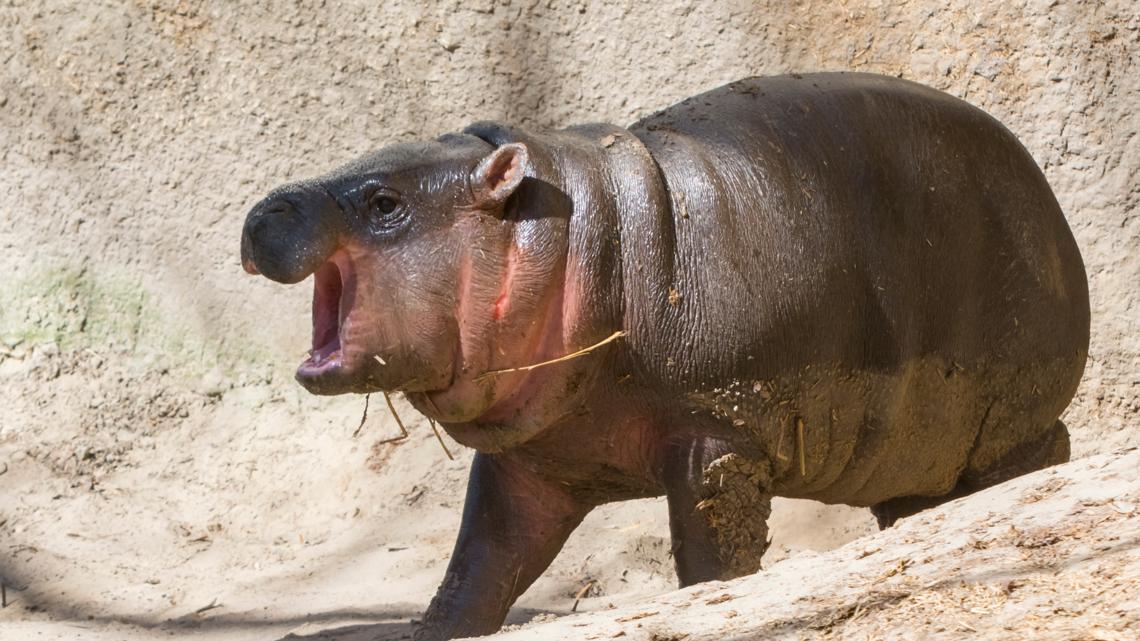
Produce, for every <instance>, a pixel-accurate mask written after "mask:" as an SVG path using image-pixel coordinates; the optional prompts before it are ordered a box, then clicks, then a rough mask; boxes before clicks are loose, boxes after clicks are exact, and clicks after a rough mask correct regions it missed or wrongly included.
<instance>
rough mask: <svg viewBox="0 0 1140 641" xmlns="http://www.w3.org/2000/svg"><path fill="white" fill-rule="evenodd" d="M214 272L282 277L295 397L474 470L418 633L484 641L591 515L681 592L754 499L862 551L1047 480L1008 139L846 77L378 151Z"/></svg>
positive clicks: (1061, 269)
mask: <svg viewBox="0 0 1140 641" xmlns="http://www.w3.org/2000/svg"><path fill="white" fill-rule="evenodd" d="M241 254H242V263H243V265H244V266H245V269H246V271H248V272H250V273H252V274H262V275H264V276H266V277H267V278H270V279H272V280H275V281H278V282H281V283H297V282H300V281H302V280H304V279H306V278H308V277H310V276H312V277H313V282H314V294H313V310H312V315H313V342H312V350H311V352H310V355H309V357H308V358H307V359H306V360H305V361H304V362H303V363H301V366H300V368H299V369H298V370H297V380H298V381H299V382H300V383H301V385H303V386H304V387H305V388H306V389H307V390H309V391H311V392H313V393H314V394H344V393H367V392H377V391H385V392H402V393H403V394H404V395H405V396H406V397H407V399H408V401H409V402H410V403H411V404H412V405H413V406H414V407H415V408H416V409H417V410H418V411H420V412H422V413H423V414H424V415H425V416H427V417H429V418H431V419H434V420H436V421H438V422H439V423H440V424H441V425H442V426H443V428H444V429H445V430H447V432H448V433H449V434H450V435H451V436H452V437H453V438H454V439H455V440H456V441H458V442H460V443H462V444H464V445H467V446H469V447H472V448H474V449H475V450H476V451H477V453H476V455H475V458H474V463H473V465H472V469H471V478H470V483H469V485H468V489H467V499H466V507H465V508H464V512H463V522H462V526H461V527H460V531H459V537H458V541H457V542H456V544H455V551H454V553H453V555H452V558H451V562H450V565H449V567H448V569H447V575H446V577H445V578H444V581H443V584H442V585H441V586H440V588H439V592H438V594H437V595H436V597H435V599H434V600H433V601H432V603H431V605H430V606H429V607H428V610H427V613H426V614H425V616H424V620H423V623H422V625H421V626H420V627H419V629H418V630H417V637H416V638H417V639H421V640H422V639H450V638H454V637H463V636H475V635H482V634H488V633H491V632H494V631H495V630H497V629H498V628H499V626H500V625H501V624H502V622H503V619H504V617H505V616H506V613H507V610H508V608H509V607H510V606H511V604H512V603H513V602H514V601H515V599H516V598H517V597H518V596H519V595H520V594H521V593H522V592H523V591H524V590H526V588H527V587H528V586H529V585H530V584H531V583H532V582H533V581H534V580H535V579H536V578H537V577H538V576H539V575H540V574H541V573H542V572H543V570H545V569H546V567H547V566H548V565H549V564H550V562H551V560H552V559H553V558H554V556H555V555H556V554H557V553H558V550H559V549H560V548H561V547H562V545H563V543H564V542H565V540H566V538H567V537H568V536H569V535H570V533H571V532H572V531H573V530H574V528H575V527H576V526H577V525H578V523H580V522H581V520H582V518H583V517H584V516H585V515H586V514H587V513H588V512H589V511H590V510H591V509H593V508H594V507H596V506H598V505H601V504H603V503H607V502H610V501H621V500H626V499H634V498H640V497H650V496H659V495H662V494H664V495H665V496H666V497H667V498H668V506H669V519H670V529H671V533H672V540H673V555H674V558H675V560H676V568H677V575H678V577H679V578H680V583H681V585H690V584H693V583H696V582H699V581H705V580H709V579H727V578H730V577H735V576H739V575H742V574H746V573H750V572H754V571H756V570H757V569H758V568H759V567H760V558H761V555H762V554H763V553H764V550H765V547H766V546H767V541H768V537H767V527H766V525H765V520H766V518H767V517H768V515H769V505H770V500H771V497H773V496H786V497H795V498H805V499H814V500H817V501H823V502H825V503H845V504H848V505H857V506H868V507H870V508H871V510H872V511H873V512H874V514H875V515H876V516H877V517H878V520H879V523H880V524H881V525H882V526H884V527H886V526H888V525H890V524H891V523H892V522H894V520H895V519H898V518H900V517H905V516H907V515H909V514H912V513H914V512H917V511H919V510H921V509H924V508H927V507H930V506H934V505H937V504H939V503H941V502H944V501H947V500H950V499H952V498H955V497H959V496H962V495H965V494H968V493H970V492H973V491H976V490H978V489H980V488H984V487H987V486H990V485H993V484H995V483H999V482H1001V481H1003V480H1006V479H1009V478H1011V477H1013V476H1016V475H1019V474H1023V473H1026V472H1029V471H1032V470H1037V469H1039V468H1042V467H1044V466H1048V465H1052V464H1055V463H1060V462H1062V461H1065V460H1067V459H1068V456H1069V437H1068V432H1067V431H1066V428H1065V426H1064V424H1062V423H1061V421H1059V420H1058V417H1059V416H1060V414H1061V412H1062V411H1063V410H1064V409H1065V407H1066V406H1067V405H1068V403H1069V401H1070V399H1071V398H1072V396H1073V394H1074V392H1075V390H1076V388H1077V383H1078V382H1079V381H1080V378H1081V374H1082V372H1083V370H1084V364H1085V359H1086V356H1087V353H1088V344H1089V299H1088V285H1087V281H1086V277H1085V272H1084V266H1083V265H1082V262H1081V256H1080V254H1079V252H1078V250H1077V246H1076V243H1075V242H1074V240H1073V236H1072V233H1071V232H1070V230H1069V228H1068V226H1067V224H1066V222H1065V217H1064V215H1063V214H1062V212H1061V210H1060V207H1059V206H1058V204H1057V201H1056V199H1055V198H1054V196H1053V193H1052V192H1051V190H1050V189H1049V185H1048V184H1046V182H1045V178H1044V176H1043V175H1042V173H1041V171H1040V170H1039V169H1038V168H1037V166H1036V165H1035V164H1034V162H1033V159H1032V158H1031V157H1030V156H1029V154H1028V153H1027V152H1026V150H1025V149H1024V147H1022V145H1021V144H1020V143H1019V142H1018V141H1017V139H1016V138H1014V136H1013V135H1012V134H1011V133H1010V132H1009V131H1008V130H1006V129H1005V128H1004V127H1003V126H1002V125H1001V124H999V123H998V122H997V121H995V120H994V119H993V118H991V117H990V116H988V115H986V114H985V113H983V112H982V111H980V110H978V109H976V108H974V107H972V106H970V105H968V104H966V103H965V102H962V101H961V100H958V99H956V98H953V97H951V96H948V95H946V94H943V93H940V92H938V91H935V90H933V89H929V88H926V87H923V86H920V85H917V84H914V83H911V82H906V81H903V80H898V79H894V78H887V77H881V76H875V75H866V74H812V75H792V76H779V77H770V78H751V79H746V80H741V81H739V82H734V83H732V84H729V85H726V86H724V87H721V88H719V89H715V90H713V91H710V92H708V93H704V94H701V95H699V96H696V97H695V98H691V99H689V100H686V101H684V102H682V103H680V104H677V105H675V106H673V107H670V108H668V109H666V110H664V111H661V112H659V113H657V114H654V115H652V116H649V117H648V118H645V119H644V120H641V121H640V122H637V123H636V124H634V125H632V126H630V127H628V128H624V129H623V128H621V127H616V126H612V125H599V124H595V125H584V126H577V127H570V128H568V129H562V130H557V131H548V130H537V129H523V128H518V127H512V126H509V125H505V124H499V123H491V122H482V123H477V124H474V125H471V126H470V127H468V128H467V129H465V130H464V131H463V132H461V133H456V134H448V135H445V136H442V137H440V138H438V139H436V140H433V141H427V142H417V143H410V144H399V145H393V146H390V147H385V148H383V149H381V150H380V151H378V152H375V153H373V154H371V155H369V156H366V157H364V158H361V159H359V160H356V161H354V162H352V163H350V164H348V165H346V166H344V167H342V168H340V169H337V170H335V171H333V172H332V173H330V174H328V175H326V176H323V177H320V178H316V179H312V180H307V181H303V182H298V183H294V184H290V185H286V186H284V187H281V188H279V189H277V190H275V191H274V192H272V193H271V194H270V195H269V196H268V197H266V198H265V199H264V200H262V201H261V202H260V203H258V204H257V205H256V206H255V207H254V208H253V210H252V211H251V212H250V213H249V215H248V218H247V219H246V222H245V228H244V231H243V234H242V244H241ZM591 347H592V348H593V349H590V348H591ZM567 356H570V357H569V358H563V357H567ZM547 361H554V362H553V363H547ZM536 364H542V365H541V366H539V367H532V368H528V367H527V366H530V365H536Z"/></svg>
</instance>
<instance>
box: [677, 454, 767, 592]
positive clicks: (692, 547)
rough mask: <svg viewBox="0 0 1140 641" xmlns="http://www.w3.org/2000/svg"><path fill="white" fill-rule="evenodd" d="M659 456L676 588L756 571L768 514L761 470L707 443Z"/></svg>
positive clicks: (736, 455) (750, 461)
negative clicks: (667, 506)
mask: <svg viewBox="0 0 1140 641" xmlns="http://www.w3.org/2000/svg"><path fill="white" fill-rule="evenodd" d="M664 456H665V460H664V461H663V465H662V469H663V472H664V474H663V476H664V479H665V491H666V495H667V497H668V502H669V530H670V534H671V535H672V538H673V560H674V562H675V563H676V567H677V578H678V580H679V581H680V584H681V587H685V586H689V585H693V584H694V583H700V582H702V581H712V580H727V579H732V578H736V577H738V576H743V575H745V574H751V573H752V572H755V571H757V570H759V569H760V557H762V556H763V555H764V551H765V550H766V549H767V548H768V524H767V519H768V515H769V514H770V513H771V496H770V495H769V494H768V493H767V492H766V491H765V486H766V485H767V480H768V476H767V468H766V467H765V466H764V465H762V464H759V463H757V462H756V461H753V460H751V459H749V458H746V457H743V456H740V455H739V454H735V453H732V447H731V446H730V445H729V444H728V443H727V442H725V441H722V440H719V439H715V438H709V437H700V436H696V437H690V438H687V439H685V440H682V441H677V442H673V443H671V444H670V445H669V446H668V447H666V448H665V452H664Z"/></svg>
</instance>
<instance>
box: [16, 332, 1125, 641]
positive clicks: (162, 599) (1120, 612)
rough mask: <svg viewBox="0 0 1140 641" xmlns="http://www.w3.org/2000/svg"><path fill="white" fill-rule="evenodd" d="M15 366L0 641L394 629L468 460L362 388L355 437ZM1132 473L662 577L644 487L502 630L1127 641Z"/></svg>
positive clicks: (449, 526) (1064, 474)
mask: <svg viewBox="0 0 1140 641" xmlns="http://www.w3.org/2000/svg"><path fill="white" fill-rule="evenodd" d="M22 356H23V358H19V357H17V356H15V355H10V356H8V357H7V358H5V360H4V361H3V362H2V363H0V377H3V378H2V379H0V382H2V383H3V389H5V390H6V392H5V396H6V398H5V399H4V400H5V402H6V403H7V404H8V407H10V408H12V409H13V410H14V411H13V412H10V413H9V414H8V415H7V416H8V417H9V419H10V418H11V417H12V416H16V417H20V416H23V417H34V418H33V420H30V421H28V422H27V423H24V424H23V427H26V428H29V431H13V430H11V429H10V428H11V425H10V424H9V425H7V427H8V428H9V429H8V432H7V433H8V435H9V437H8V438H7V439H6V440H5V441H4V443H3V444H2V445H0V461H4V463H3V464H0V470H3V476H0V482H2V483H3V488H4V495H3V503H2V504H0V509H2V510H3V511H2V512H0V534H2V538H0V541H2V546H3V547H2V548H0V560H2V561H0V562H2V565H0V576H2V577H3V579H4V582H5V584H6V585H7V586H8V588H7V599H8V605H7V606H6V607H4V608H3V609H0V638H3V639H4V640H5V641H7V640H8V639H14V640H23V639H42V640H57V639H58V640H60V641H63V640H72V639H75V640H80V641H82V640H92V641H94V640H98V641H111V640H130V641H134V640H138V641H152V640H156V639H163V638H178V639H203V640H205V639H218V640H225V641H255V640H256V641H275V640H278V639H326V640H337V641H364V640H366V639H367V640H375V639H402V638H406V637H407V636H408V635H409V634H410V631H411V621H412V620H413V619H415V618H416V617H418V616H419V614H420V612H421V611H422V608H423V606H424V605H425V604H426V603H427V601H428V599H429V598H430V596H431V594H432V593H433V591H434V588H435V584H436V583H437V582H438V580H439V579H440V577H441V575H442V572H443V569H444V567H445V564H446V561H447V558H448V555H449V552H450V547H451V544H452V537H453V535H454V530H455V528H456V526H457V522H458V516H459V511H460V508H461V503H462V493H463V488H464V485H465V472H466V467H467V463H468V459H469V453H468V452H465V451H462V450H461V449H460V448H459V447H458V446H457V445H456V444H455V443H454V442H450V441H448V446H449V447H450V448H451V449H452V450H454V451H455V452H456V454H457V457H456V460H454V461H449V460H448V459H447V458H446V456H445V454H444V452H443V450H442V449H441V448H440V446H439V444H438V443H437V442H436V440H435V437H434V436H433V435H432V433H431V431H430V428H429V427H428V426H427V425H426V424H425V423H423V422H422V421H420V420H418V419H415V418H413V416H414V413H412V412H411V411H410V409H409V408H407V406H405V405H403V404H400V405H399V407H400V408H402V410H403V414H404V416H405V417H406V418H408V419H409V423H410V428H411V433H412V436H411V437H410V438H409V439H407V440H405V441H402V442H398V443H388V444H383V443H379V442H378V441H380V440H383V439H384V437H387V436H390V435H393V434H395V433H396V430H395V428H394V425H393V423H392V421H391V419H390V418H389V417H388V416H386V415H384V414H383V413H379V412H377V411H375V410H376V404H374V405H373V412H371V414H370V418H369V420H368V422H367V424H366V425H365V426H364V428H363V430H362V432H361V434H360V436H359V437H357V438H355V439H354V438H353V437H352V432H353V430H354V429H355V428H356V426H357V424H358V422H359V417H360V412H361V409H362V407H361V404H360V403H359V399H338V400H334V401H328V400H318V399H313V398H310V397H307V396H303V395H302V394H301V393H299V392H297V391H296V390H294V389H293V388H292V387H288V386H282V387H281V388H278V387H276V386H273V385H267V384H265V383H264V382H261V381H247V382H246V383H245V384H244V385H243V384H235V383H231V382H226V381H220V380H219V381H205V382H203V384H202V387H201V388H200V389H197V390H181V391H179V390H180V389H181V388H179V387H177V386H175V385H172V384H169V383H172V382H173V381H165V382H164V378H163V377H159V378H158V379H155V378H152V377H151V376H150V375H149V374H146V372H148V371H149V370H148V369H145V368H140V369H139V370H138V371H142V372H144V374H143V375H142V376H140V375H139V374H138V373H137V372H136V371H134V370H132V369H131V368H130V367H129V366H126V365H124V364H119V363H113V362H111V363H107V362H99V361H98V359H96V360H95V361H87V360H85V359H84V358H83V357H79V358H77V359H72V358H68V357H65V356H63V355H61V354H60V353H58V352H55V353H52V352H51V350H47V351H45V350H41V349H36V350H33V351H31V352H28V353H25V354H23V355H22ZM49 382H50V385H45V383H49ZM92 382H95V383H96V385H94V386H93V385H92ZM231 384H232V385H233V386H232V387H231V386H230V385H231ZM124 390H129V391H124ZM143 390H145V391H147V393H145V394H140V392H142V391H143ZM13 392H14V393H13ZM116 394H118V395H119V396H118V397H117V396H116ZM140 396H141V397H143V398H144V399H148V400H145V401H142V402H133V401H131V400H129V399H132V398H138V397H140ZM37 413H38V414H37ZM18 429H19V426H18V427H17V430H18ZM32 429H34V431H30V430H32ZM12 434H17V435H18V436H19V438H12ZM1138 468H1140V452H1138V451H1136V450H1135V449H1132V450H1127V451H1119V452H1115V453H1110V454H1104V455H1098V456H1094V457H1091V458H1086V459H1081V460H1078V461H1074V462H1073V463H1070V464H1068V465H1066V466H1062V467H1058V468H1052V469H1049V470H1044V471H1042V472H1039V473H1036V474H1034V475H1030V476H1027V477H1023V478H1021V479H1017V480H1015V481H1013V482H1010V483H1008V484H1005V485H1002V486H999V487H997V488H993V489H991V490H988V491H986V492H983V493H980V494H977V495H975V496H973V497H969V498H967V499H964V500H959V501H955V502H953V503H952V504H948V505H947V506H944V507H943V508H940V509H939V510H936V511H931V512H926V513H923V514H922V515H919V516H917V517H915V518H913V519H910V520H908V521H907V522H904V524H902V525H901V526H900V527H897V528H895V529H892V530H889V531H887V532H883V533H876V532H875V530H874V528H872V527H871V522H870V521H871V519H870V518H869V516H868V515H867V514H866V512H865V511H862V510H853V509H850V510H848V509H837V508H826V509H825V508H823V507H822V506H816V505H814V504H811V503H807V502H792V501H780V502H778V504H777V505H776V508H775V515H774V531H775V536H776V543H775V545H774V547H773V551H772V552H770V554H769V556H768V557H767V558H766V569H765V570H764V571H762V572H760V573H758V574H757V575H754V576H752V577H746V578H744V579H741V580H738V581H736V582H732V583H725V584H721V583H711V584H705V585H701V586H697V587H694V588H691V589H688V590H683V591H679V592H677V591H674V590H673V588H674V580H675V579H674V575H673V570H672V564H671V559H670V557H669V551H668V550H669V545H668V538H667V536H668V527H667V524H666V521H665V506H664V504H663V502H662V501H660V500H651V501H640V502H631V503H623V504H616V505H612V506H607V507H606V508H603V509H599V510H597V511H595V512H594V513H593V514H591V515H590V517H589V518H588V519H587V520H586V522H585V523H584V524H583V525H582V527H581V528H579V530H578V531H577V532H576V533H575V534H574V536H573V537H572V538H571V540H570V542H569V543H568V544H567V546H566V548H565V549H564V550H563V552H562V553H561V554H560V555H559V557H558V559H557V560H556V561H555V563H554V565H553V566H552V567H551V569H550V570H549V571H548V572H547V573H546V574H545V575H544V576H543V578H542V579H541V580H540V581H539V582H538V583H537V584H536V585H535V586H534V587H532V589H531V590H530V591H528V592H527V594H526V595H525V596H524V597H523V598H522V599H521V600H520V602H519V603H518V604H517V605H516V607H515V608H514V610H513V611H512V613H511V616H510V619H509V620H508V623H510V624H513V625H514V624H526V625H525V626H524V627H523V628H522V629H520V630H515V631H513V632H510V634H509V635H508V636H507V638H520V639H521V638H526V639H532V638H533V639H554V638H558V639H600V638H615V637H627V638H630V639H646V640H650V639H652V640H656V641H662V640H664V639H721V638H733V637H736V636H743V637H748V636H749V635H752V634H761V635H762V636H764V637H765V638H788V639H793V638H797V639H798V638H832V637H835V638H858V639H864V638H870V639H876V638H964V637H966V636H969V637H972V638H993V639H999V638H1000V639H1006V638H1057V639H1101V640H1115V639H1134V638H1137V637H1136V631H1137V630H1138V629H1140V628H1138V627H1136V626H1140V619H1138V618H1137V616H1138V614H1137V613H1140V604H1138V602H1137V601H1136V594H1138V593H1140V550H1138V548H1137V545H1138V544H1140V538H1138V537H1140V477H1138V475H1137V473H1136V470H1137V469H1138ZM832 548H838V549H832ZM827 550H831V551H830V552H828V551H827ZM587 586H589V587H587ZM584 588H585V592H584V596H583V598H581V599H580V600H579V601H577V603H576V599H575V595H576V594H578V593H580V592H582V590H583V589H584ZM575 605H576V606H577V607H576V608H575ZM575 609H576V610H577V611H578V612H584V613H586V614H585V615H584V616H570V617H564V615H567V614H569V613H570V612H571V611H572V610H575ZM548 620H553V621H552V622H550V623H543V622H544V621H548ZM1130 626H1131V627H1130Z"/></svg>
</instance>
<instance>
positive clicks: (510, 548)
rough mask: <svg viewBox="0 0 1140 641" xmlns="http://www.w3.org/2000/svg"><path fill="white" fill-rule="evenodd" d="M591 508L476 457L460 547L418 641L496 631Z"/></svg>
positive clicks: (530, 476) (505, 462) (506, 464)
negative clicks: (511, 608)
mask: <svg viewBox="0 0 1140 641" xmlns="http://www.w3.org/2000/svg"><path fill="white" fill-rule="evenodd" d="M590 507H592V506H589V505H584V504H582V503H580V502H578V501H576V500H575V499H573V498H572V497H571V496H570V495H569V494H568V493H567V492H566V491H565V490H564V489H563V488H561V487H560V486H559V485H557V484H556V483H552V482H550V481H548V480H546V479H543V478H541V477H539V476H538V475H536V474H534V473H533V472H531V471H530V470H528V469H526V468H525V467H523V466H521V465H518V464H517V463H515V462H514V461H512V460H511V459H510V457H509V456H500V455H491V454H483V453H478V454H476V455H475V459H474V462H473V463H472V464H471V479H470V481H469V482H468V484H467V501H466V504H465V505H464V507H463V522H462V523H461V524H460V526H459V539H458V540H457V541H456V542H455V551H454V552H453V553H452V555H451V562H450V564H448V567H447V573H446V574H445V575H444V578H443V583H442V584H441V585H440V586H439V591H438V592H437V593H436V595H435V598H434V599H432V602H431V605H429V606H428V609H427V612H425V613H424V618H423V622H422V623H421V624H420V626H419V628H417V629H416V631H415V634H414V636H413V638H414V639H415V641H442V640H444V639H456V638H460V637H474V636H482V635H486V634H491V633H493V632H495V631H497V630H498V629H499V627H500V626H501V625H502V624H503V619H504V618H505V617H506V616H507V610H508V609H509V608H510V607H511V604H512V603H514V601H515V599H517V598H518V596H519V595H520V594H522V593H523V591H524V590H526V589H527V587H529V586H530V584H531V583H532V582H534V580H535V579H536V578H538V576H539V575H540V574H541V573H542V571H543V570H545V569H546V567H547V566H548V565H550V562H551V561H552V560H553V559H554V556H555V555H556V554H557V553H558V550H560V549H561V548H562V544H563V543H565V542H566V537H568V536H569V535H570V533H571V532H572V531H573V530H574V528H575V527H577V526H578V524H579V523H580V522H581V521H582V518H583V517H585V515H586V513H587V512H588V511H589V510H590Z"/></svg>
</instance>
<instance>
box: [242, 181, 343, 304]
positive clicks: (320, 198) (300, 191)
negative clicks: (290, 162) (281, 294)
mask: <svg viewBox="0 0 1140 641" xmlns="http://www.w3.org/2000/svg"><path fill="white" fill-rule="evenodd" d="M340 226H341V222H340V208H339V207H338V206H337V204H336V202H335V201H333V199H332V198H331V197H329V196H328V195H327V193H325V191H324V190H323V189H316V188H311V187H308V188H294V189H286V190H282V191H279V192H277V193H274V194H272V195H270V196H269V197H267V198H265V199H264V200H262V201H261V202H259V203H258V204H256V205H254V207H253V209H251V210H250V212H249V215H247V216H246V219H245V227H244V228H243V229H242V234H241V264H242V267H243V268H244V269H245V271H246V272H248V273H250V274H262V275H264V276H265V277H266V278H269V279H270V280H275V281H277V282H279V283H286V284H292V283H299V282H301V281H302V280H304V279H305V278H307V277H308V276H309V275H310V274H312V273H313V272H314V271H316V269H317V267H319V266H320V265H321V263H323V262H324V261H325V259H327V258H328V257H329V255H331V254H332V253H333V252H334V251H335V250H336V242H337V236H338V235H339V234H338V230H339V229H340Z"/></svg>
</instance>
